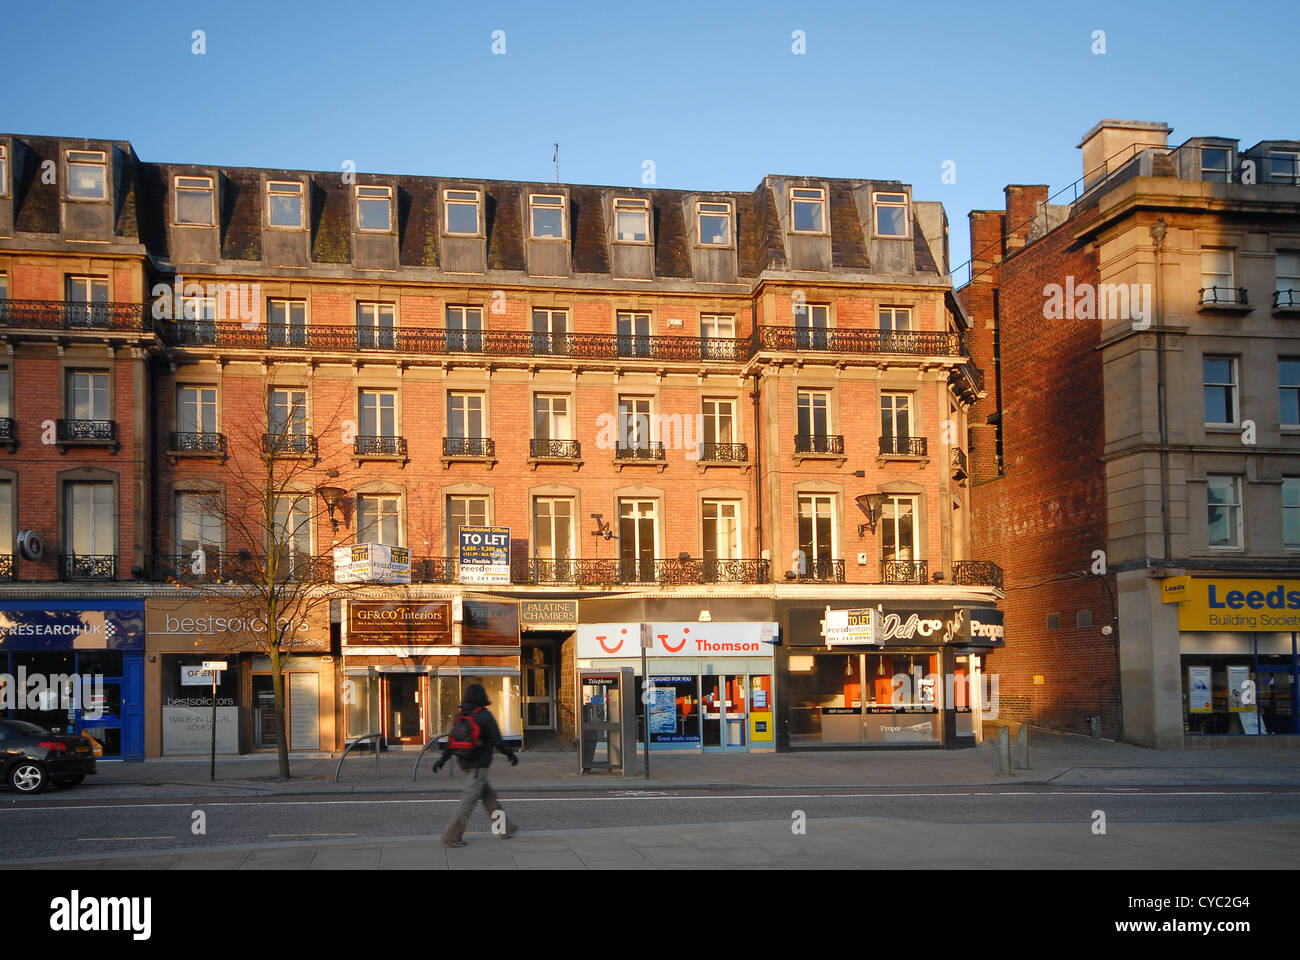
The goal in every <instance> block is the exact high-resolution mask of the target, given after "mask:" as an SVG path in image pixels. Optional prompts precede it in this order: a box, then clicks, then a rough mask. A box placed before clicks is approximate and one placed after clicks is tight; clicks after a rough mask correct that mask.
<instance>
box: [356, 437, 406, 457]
mask: <svg viewBox="0 0 1300 960" xmlns="http://www.w3.org/2000/svg"><path fill="white" fill-rule="evenodd" d="M352 452H353V453H354V454H355V455H356V456H358V457H364V456H372V457H404V456H406V438H405V437H357V438H356V445H355V446H354V447H353V450H352Z"/></svg>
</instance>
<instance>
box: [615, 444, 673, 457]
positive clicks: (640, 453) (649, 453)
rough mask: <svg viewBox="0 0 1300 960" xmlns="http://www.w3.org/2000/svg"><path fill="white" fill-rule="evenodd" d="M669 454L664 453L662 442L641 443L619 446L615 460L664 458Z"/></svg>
mask: <svg viewBox="0 0 1300 960" xmlns="http://www.w3.org/2000/svg"><path fill="white" fill-rule="evenodd" d="M666 457H667V454H665V453H664V445H663V444H662V443H640V444H635V445H633V446H623V445H622V444H619V446H618V447H617V448H616V449H615V451H614V459H615V460H656V461H657V460H664V459H666Z"/></svg>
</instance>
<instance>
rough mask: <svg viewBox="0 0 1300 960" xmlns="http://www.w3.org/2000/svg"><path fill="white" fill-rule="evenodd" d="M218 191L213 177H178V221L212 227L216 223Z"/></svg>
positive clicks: (183, 223) (179, 222)
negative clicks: (213, 185) (216, 197)
mask: <svg viewBox="0 0 1300 960" xmlns="http://www.w3.org/2000/svg"><path fill="white" fill-rule="evenodd" d="M215 195H216V191H215V190H213V188H212V178H211V177H177V178H176V222H177V223H178V224H182V225H192V226H200V227H210V226H212V224H214V223H216V202H215Z"/></svg>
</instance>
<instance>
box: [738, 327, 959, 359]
mask: <svg viewBox="0 0 1300 960" xmlns="http://www.w3.org/2000/svg"><path fill="white" fill-rule="evenodd" d="M756 349H758V350H768V351H772V350H779V351H792V352H799V351H817V352H826V353H865V354H877V353H892V354H906V355H908V356H918V357H960V356H964V355H965V353H966V350H965V344H964V343H963V342H962V338H961V335H960V334H957V333H950V332H940V331H935V330H807V329H804V328H800V327H759V328H758V336H757V342H756Z"/></svg>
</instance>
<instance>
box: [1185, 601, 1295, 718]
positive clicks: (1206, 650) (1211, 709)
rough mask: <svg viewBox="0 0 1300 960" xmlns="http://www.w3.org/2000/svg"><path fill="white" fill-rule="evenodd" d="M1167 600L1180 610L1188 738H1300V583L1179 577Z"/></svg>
mask: <svg viewBox="0 0 1300 960" xmlns="http://www.w3.org/2000/svg"><path fill="white" fill-rule="evenodd" d="M1161 600H1162V601H1163V602H1164V603H1168V604H1177V605H1178V652H1179V664H1178V666H1179V677H1180V680H1181V684H1182V700H1183V702H1182V710H1183V731H1184V735H1185V736H1187V737H1190V738H1196V739H1200V738H1205V737H1214V738H1223V737H1229V738H1230V737H1245V736H1249V737H1258V736H1267V735H1270V734H1296V733H1300V724H1298V723H1297V717H1298V716H1300V711H1297V703H1296V696H1297V690H1300V647H1298V645H1297V640H1296V635H1297V632H1298V631H1300V580H1285V579H1267V578H1257V579H1254V578H1252V579H1246V578H1210V577H1193V576H1181V577H1171V578H1169V579H1166V580H1164V581H1162V584H1161Z"/></svg>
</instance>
